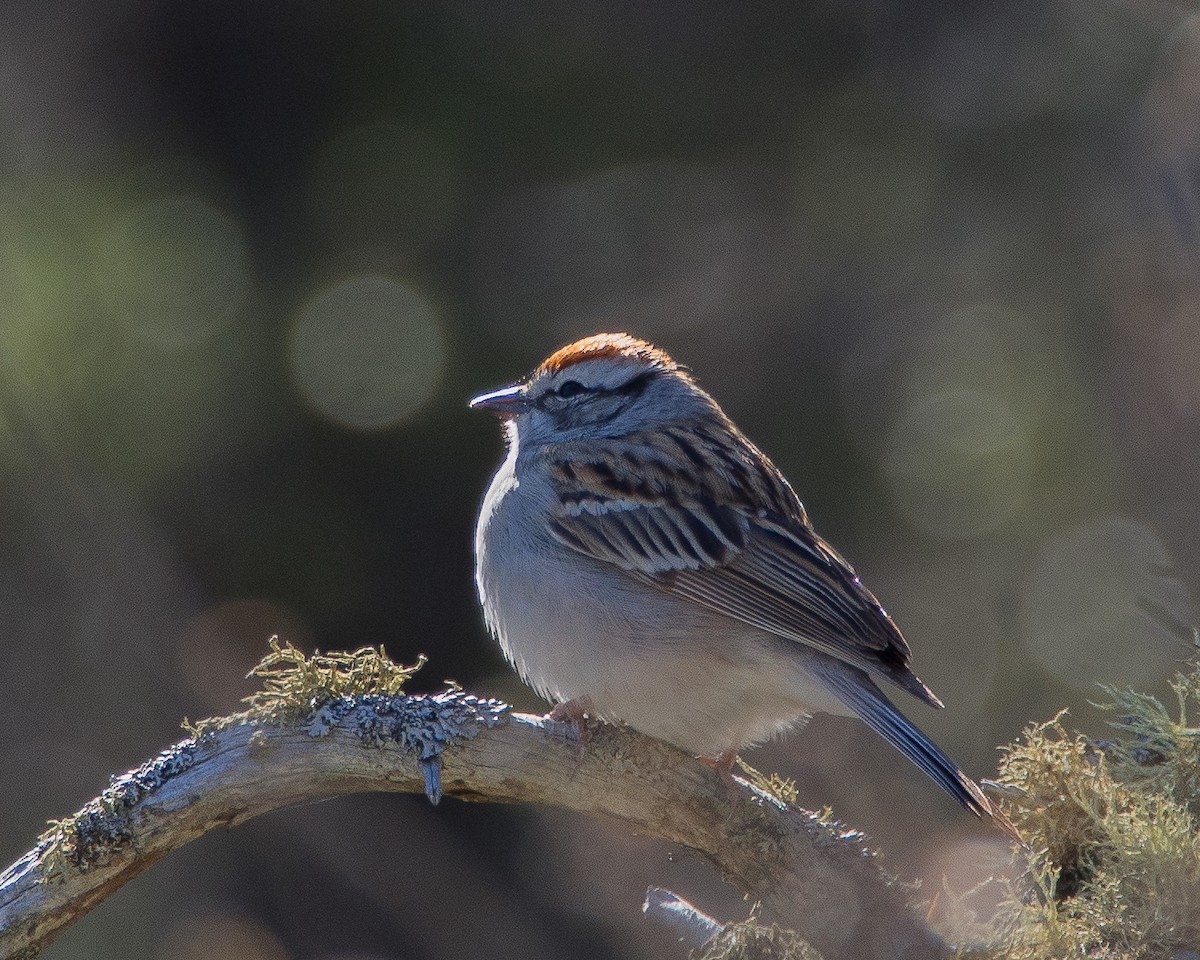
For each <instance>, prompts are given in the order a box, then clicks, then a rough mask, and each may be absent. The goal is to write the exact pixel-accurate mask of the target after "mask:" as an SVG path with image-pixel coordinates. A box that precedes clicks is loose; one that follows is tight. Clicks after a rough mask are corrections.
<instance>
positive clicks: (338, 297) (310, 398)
mask: <svg viewBox="0 0 1200 960" xmlns="http://www.w3.org/2000/svg"><path fill="white" fill-rule="evenodd" d="M445 354H446V350H445V344H444V338H443V334H442V327H441V319H440V317H439V316H438V312H437V310H436V309H435V307H434V306H433V304H432V303H431V302H430V301H429V299H428V298H426V297H425V296H423V295H422V294H421V293H419V292H417V291H416V290H414V289H413V288H412V287H410V286H408V285H407V284H404V283H401V282H400V281H398V280H394V279H392V278H390V277H386V276H382V275H377V274H367V275H363V276H358V277H354V278H352V279H349V280H345V281H342V282H340V283H336V284H334V285H332V286H330V287H327V288H326V289H324V290H322V291H321V292H320V293H318V294H317V295H316V296H315V297H314V298H313V299H312V300H310V301H309V302H308V303H307V304H306V305H305V306H304V307H303V308H302V309H301V311H300V314H299V316H298V317H297V319H296V321H295V323H294V324H293V327H292V332H291V340H290V343H289V345H288V362H289V367H290V370H291V374H292V379H293V381H294V383H295V385H296V389H297V390H298V391H299V393H300V395H301V396H302V397H303V398H304V399H305V401H306V402H307V403H308V404H309V405H310V406H311V407H312V409H313V410H315V411H316V412H317V413H318V414H320V415H321V416H322V417H324V418H326V419H327V420H331V421H333V422H334V423H337V424H340V425H342V426H345V427H351V428H354V429H359V430H379V429H384V428H386V427H391V426H395V425H396V424H398V423H401V422H402V421H404V420H406V419H408V418H409V417H411V416H412V415H413V414H414V413H415V412H416V411H417V410H418V409H419V408H420V407H421V406H422V405H423V404H424V403H425V402H426V401H428V400H429V398H430V397H431V396H432V395H433V392H434V389H435V388H436V387H437V384H438V381H439V379H440V377H441V373H442V368H443V366H444V365H445V359H446V357H445Z"/></svg>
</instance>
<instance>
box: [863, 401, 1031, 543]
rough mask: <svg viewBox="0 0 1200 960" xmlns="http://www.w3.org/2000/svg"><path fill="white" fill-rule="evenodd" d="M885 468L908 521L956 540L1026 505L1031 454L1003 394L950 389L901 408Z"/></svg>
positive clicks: (977, 533)
mask: <svg viewBox="0 0 1200 960" xmlns="http://www.w3.org/2000/svg"><path fill="white" fill-rule="evenodd" d="M883 467H884V471H885V475H886V477H887V481H888V486H889V490H890V492H891V495H892V500H893V502H894V503H895V505H896V507H897V509H898V510H899V511H900V513H902V514H903V515H904V517H905V518H906V519H907V520H908V521H909V522H910V523H912V524H913V525H914V526H915V527H917V528H918V529H920V530H921V531H922V532H923V533H926V534H929V535H931V536H935V537H941V538H943V539H948V540H958V539H966V538H969V537H976V536H980V535H981V534H985V533H987V532H989V531H991V530H994V529H995V528H996V527H998V526H999V525H1000V524H1002V523H1004V522H1005V521H1006V520H1008V519H1009V518H1010V517H1012V516H1013V515H1014V514H1015V513H1016V512H1017V511H1018V510H1019V509H1021V508H1022V507H1023V506H1024V504H1025V500H1026V495H1027V491H1028V487H1029V484H1030V482H1031V480H1032V473H1033V454H1032V451H1031V448H1030V444H1029V441H1028V438H1027V437H1026V434H1025V431H1024V430H1023V428H1022V425H1021V423H1020V421H1019V420H1018V418H1017V417H1016V415H1015V414H1014V413H1013V411H1012V410H1011V409H1010V408H1009V406H1008V405H1007V404H1006V403H1005V402H1004V400H1003V399H1001V398H1000V397H997V396H994V395H991V394H985V393H982V392H979V391H976V390H969V389H951V390H946V391H944V392H942V393H939V394H935V395H933V396H931V397H927V398H923V399H921V400H919V401H917V402H915V403H913V404H911V405H910V406H909V407H908V408H907V409H906V410H905V411H904V413H903V415H902V416H901V417H900V419H899V421H898V422H897V423H896V425H895V427H894V428H893V430H892V433H891V436H890V438H889V439H888V442H887V446H886V452H885V455H884V458H883Z"/></svg>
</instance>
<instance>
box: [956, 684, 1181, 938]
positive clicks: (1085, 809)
mask: <svg viewBox="0 0 1200 960" xmlns="http://www.w3.org/2000/svg"><path fill="white" fill-rule="evenodd" d="M1171 686H1172V688H1173V690H1174V693H1175V699H1176V703H1175V705H1174V709H1173V710H1169V709H1167V707H1165V706H1164V705H1163V704H1162V703H1161V702H1160V701H1159V700H1157V699H1156V698H1154V697H1151V696H1147V695H1145V694H1141V693H1137V692H1134V691H1128V690H1118V689H1115V688H1105V692H1106V694H1107V697H1108V702H1107V703H1104V704H1101V705H1100V706H1102V707H1103V708H1104V709H1106V710H1108V711H1111V712H1112V713H1114V714H1115V715H1116V719H1115V720H1114V721H1112V726H1113V727H1114V728H1115V729H1116V730H1117V731H1118V733H1119V734H1120V736H1119V737H1117V738H1115V739H1112V740H1099V741H1096V740H1090V739H1088V738H1086V737H1083V736H1081V735H1079V734H1077V733H1071V732H1068V731H1067V729H1066V728H1065V726H1064V715H1063V714H1059V715H1058V716H1057V717H1055V718H1054V719H1052V720H1051V721H1049V722H1048V723H1044V724H1041V725H1038V726H1034V727H1030V728H1029V729H1027V730H1026V731H1025V734H1024V736H1023V737H1022V739H1021V740H1020V741H1019V742H1017V743H1016V744H1013V745H1011V746H1010V747H1008V748H1007V750H1006V754H1005V757H1004V760H1003V762H1002V765H1001V774H1000V778H999V780H1000V783H1001V784H1002V785H1004V786H1005V787H1006V788H1007V789H1006V790H1005V791H1004V795H1003V799H1002V801H1001V802H1002V803H1003V805H1004V807H1005V810H1006V812H1007V813H1008V814H1009V816H1010V817H1011V818H1012V819H1013V821H1014V822H1015V823H1016V825H1017V827H1018V828H1019V829H1020V831H1021V833H1022V835H1023V836H1024V837H1025V839H1026V841H1027V843H1028V844H1029V846H1030V848H1031V849H1032V850H1033V851H1035V853H1034V855H1033V859H1032V864H1031V870H1030V875H1029V878H1028V879H1029V881H1030V882H1029V884H1027V885H1026V887H1025V888H1024V889H1022V888H1021V887H1020V886H1018V885H1010V889H1009V893H1008V896H1007V902H1006V905H1005V910H1004V912H1003V915H1002V917H1001V920H1000V922H999V923H998V925H997V926H996V927H995V928H994V929H993V935H994V936H995V937H996V940H995V941H994V942H993V946H992V947H990V948H989V949H988V950H986V951H983V952H980V951H979V950H974V951H966V950H964V951H963V954H962V955H963V956H964V957H965V956H971V957H982V956H989V957H997V958H999V957H1004V958H1012V960H1051V958H1058V957H1069V956H1077V957H1087V958H1089V960H1117V958H1121V960H1138V958H1147V960H1149V958H1159V957H1171V956H1174V955H1183V954H1184V952H1185V951H1197V950H1200V837H1198V836H1197V826H1198V825H1197V813H1198V810H1200V791H1198V786H1200V729H1198V728H1197V727H1195V726H1192V725H1191V720H1190V719H1189V716H1192V717H1194V716H1195V715H1196V714H1197V713H1200V667H1193V668H1192V669H1191V670H1190V671H1189V672H1186V673H1180V674H1179V675H1177V676H1176V677H1175V679H1174V681H1172V684H1171ZM1030 888H1032V889H1030Z"/></svg>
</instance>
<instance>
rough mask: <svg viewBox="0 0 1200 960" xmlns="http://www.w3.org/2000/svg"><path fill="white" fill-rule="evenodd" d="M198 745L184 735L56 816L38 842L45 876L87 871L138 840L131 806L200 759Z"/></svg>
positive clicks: (54, 876)
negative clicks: (71, 812) (70, 811)
mask: <svg viewBox="0 0 1200 960" xmlns="http://www.w3.org/2000/svg"><path fill="white" fill-rule="evenodd" d="M198 750H199V745H198V743H197V742H196V739H195V738H194V737H193V738H189V739H187V740H183V741H181V742H180V743H177V744H175V745H174V746H172V747H170V748H169V749H167V750H164V751H163V752H162V753H160V754H159V755H158V756H157V757H155V758H154V759H153V760H151V761H149V762H148V763H144V764H143V765H142V766H140V767H138V769H136V770H131V771H130V772H129V773H126V774H123V775H122V776H120V777H114V778H113V780H112V782H111V783H110V784H109V786H108V789H106V790H105V791H104V792H103V793H101V794H100V796H98V797H97V798H96V799H95V800H92V801H91V802H90V803H88V804H87V805H86V806H85V807H83V809H82V810H79V811H78V812H77V813H75V814H74V815H73V816H70V817H67V818H66V819H65V820H52V821H51V822H50V828H49V829H48V830H47V831H46V832H45V833H43V834H42V835H41V837H39V838H38V844H37V852H38V856H39V857H40V858H41V860H42V863H43V864H44V869H43V873H42V875H43V877H45V879H47V880H56V879H60V878H62V877H63V876H64V875H65V874H66V872H67V871H68V870H71V869H74V870H80V871H86V870H89V869H91V868H92V867H96V866H101V865H103V864H105V863H107V862H108V861H109V860H110V859H111V858H112V856H113V855H114V854H116V853H117V852H118V851H120V850H121V849H122V848H124V847H125V846H127V845H128V844H129V843H131V842H132V840H133V832H132V830H131V829H130V825H129V813H130V811H132V810H133V809H134V808H135V807H136V806H137V805H138V804H139V803H141V802H142V801H143V800H144V799H145V798H146V797H148V796H150V795H151V794H153V793H154V792H155V791H156V790H157V789H158V788H159V787H160V786H162V784H164V783H165V782H166V781H167V780H169V779H170V778H171V777H173V776H176V775H177V774H179V773H181V772H182V771H184V770H186V769H188V768H189V767H190V766H191V765H192V764H193V763H195V760H196V754H197V752H198Z"/></svg>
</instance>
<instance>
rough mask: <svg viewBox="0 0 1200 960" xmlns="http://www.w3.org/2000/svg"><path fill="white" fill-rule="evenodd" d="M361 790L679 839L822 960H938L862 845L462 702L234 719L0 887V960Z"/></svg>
mask: <svg viewBox="0 0 1200 960" xmlns="http://www.w3.org/2000/svg"><path fill="white" fill-rule="evenodd" d="M366 791H399V792H425V793H427V794H428V795H430V797H431V799H434V800H435V801H436V799H437V797H438V796H439V794H440V793H445V794H448V795H450V796H454V797H458V798H460V799H463V800H474V801H496V802H518V801H519V802H526V803H541V804H549V805H552V806H557V807H562V808H565V809H568V810H574V811H577V812H580V813H584V814H589V815H602V816H607V817H615V818H617V819H619V820H624V821H626V822H628V823H629V824H630V825H631V826H633V827H634V828H636V829H637V830H638V831H639V832H642V833H645V834H649V835H651V836H654V837H658V838H660V839H663V840H666V841H670V842H673V843H679V844H682V845H684V846H686V847H689V848H691V849H692V850H694V851H695V852H696V853H697V854H698V855H699V856H701V857H702V858H704V859H705V860H707V861H709V862H710V863H712V864H713V866H714V867H715V868H716V869H717V870H719V871H720V872H721V874H722V876H724V877H725V878H726V879H727V880H728V881H729V882H731V883H733V884H734V885H736V886H737V887H738V888H739V889H741V890H742V891H743V892H745V893H746V894H748V895H750V896H751V897H754V898H756V899H759V900H761V901H762V902H763V904H764V907H765V908H766V910H767V911H768V912H769V913H771V914H773V915H774V916H775V917H776V918H777V919H778V920H779V921H780V922H781V923H783V924H785V925H787V926H790V927H793V928H794V929H796V931H797V932H798V933H799V934H800V935H801V936H802V937H804V938H805V939H806V940H808V941H809V942H810V943H811V944H813V946H815V947H817V949H819V950H820V951H821V952H822V954H823V955H824V956H825V957H826V958H827V960H850V958H855V960H870V958H883V957H887V958H889V960H896V958H943V957H947V956H948V955H949V950H948V948H947V947H946V945H945V944H944V943H943V942H942V940H941V939H940V938H939V937H938V936H937V935H936V934H935V933H934V932H932V931H931V930H930V929H929V928H928V926H927V925H926V924H925V923H924V922H923V921H922V920H921V918H920V917H919V916H918V915H917V914H916V913H915V912H914V911H913V910H912V909H911V907H910V906H909V904H908V903H907V901H906V899H905V895H904V892H903V890H902V889H901V888H900V887H899V886H898V885H897V884H895V883H893V882H892V881H891V880H890V879H889V878H888V877H887V876H886V875H885V874H884V872H883V871H882V870H881V869H880V867H879V866H878V865H877V864H876V863H875V862H874V860H873V859H872V857H871V856H870V855H869V854H868V853H867V852H866V851H865V849H864V848H863V845H862V840H861V837H859V836H858V835H857V834H855V833H853V832H850V831H845V830H843V829H842V828H840V827H839V826H838V825H837V824H833V823H829V822H826V821H823V820H821V819H820V818H818V817H817V816H816V815H814V814H810V813H807V812H804V811H800V810H795V809H789V808H787V807H785V806H783V805H781V804H780V803H778V801H775V800H773V799H771V798H768V797H766V796H765V795H762V794H758V793H757V792H755V791H752V790H751V789H750V788H747V789H746V792H745V794H744V796H743V797H741V798H738V799H736V800H734V801H733V802H731V801H730V800H729V798H728V797H727V796H726V790H725V787H724V785H723V784H722V783H721V781H720V780H719V778H718V777H716V776H715V775H713V774H712V772H711V771H709V770H707V769H706V768H705V767H703V766H702V765H701V764H699V763H697V762H696V761H695V760H694V759H693V758H691V757H688V756H687V755H685V754H683V753H681V752H680V751H678V750H675V749H674V748H671V747H668V746H666V745H664V744H662V743H659V742H657V741H654V740H650V739H648V738H646V737H643V736H641V735H639V734H636V733H634V732H632V731H630V730H627V729H623V728H617V727H612V726H606V725H596V726H595V728H594V729H593V735H592V738H591V741H590V743H589V745H588V749H587V752H586V755H585V756H584V757H583V758H582V759H580V758H578V757H577V751H576V749H575V745H574V744H573V743H566V742H564V731H563V729H562V728H561V725H556V724H550V723H548V722H546V721H545V720H543V719H542V718H538V717H531V716H527V715H523V714H513V713H510V712H509V711H508V708H507V707H506V706H504V705H503V704H498V703H496V702H495V701H481V700H478V699H477V698H475V697H472V696H469V695H467V694H465V693H462V692H460V691H449V692H447V693H444V694H440V695H438V696H436V697H417V696H412V697H409V696H404V695H395V696H384V695H365V696H361V695H360V696H342V697H337V698H334V699H333V700H331V701H329V702H326V703H324V704H322V705H320V706H318V707H317V708H315V709H314V710H313V711H311V712H310V713H309V714H308V715H307V717H306V718H305V719H304V720H302V721H301V722H299V723H295V724H291V723H289V724H285V725H282V726H279V725H270V724H264V723H261V722H240V723H234V724H233V725H230V726H228V727H226V728H224V729H215V730H212V731H210V732H208V733H204V734H201V735H200V736H198V737H196V738H190V739H188V740H184V741H181V742H180V743H177V744H175V745H174V746H172V747H171V748H170V749H168V750H166V751H165V752H164V753H162V754H161V755H160V756H159V757H158V758H156V759H155V760H152V761H150V762H149V763H147V764H146V765H145V766H143V767H141V768H140V769H139V770H136V771H133V772H131V773H130V774H127V775H126V776H124V777H121V778H119V779H118V780H116V781H114V783H113V785H112V786H111V787H110V788H109V789H108V790H106V791H105V792H104V793H103V794H102V795H101V796H100V797H98V798H97V799H96V800H94V801H92V802H91V803H89V804H88V805H87V806H86V807H84V808H83V809H82V810H81V811H79V813H77V814H76V815H75V816H74V817H71V818H69V819H68V820H65V821H61V822H60V823H58V824H56V825H54V826H53V828H52V829H51V830H50V831H49V832H48V833H47V834H46V835H44V836H43V837H42V839H41V840H40V841H39V843H38V845H37V847H36V848H35V849H34V850H32V851H30V852H29V853H28V854H26V855H25V856H24V857H23V858H22V859H21V860H19V861H18V862H17V863H15V864H13V866H12V867H10V868H9V869H8V870H7V871H5V872H4V874H2V875H0V955H2V956H6V957H22V958H31V957H33V956H36V955H37V954H38V952H39V951H40V950H41V949H42V948H44V947H45V946H46V945H47V944H48V943H49V942H50V941H51V940H53V938H54V937H55V936H56V935H57V934H58V933H59V932H60V931H61V930H62V929H63V928H65V927H66V926H67V925H69V924H70V923H72V922H73V921H74V920H76V919H78V918H79V917H80V916H82V915H83V914H85V913H87V912H88V911H89V910H91V909H92V907H94V906H95V905H96V904H98V903H99V902H100V901H101V900H103V899H104V898H105V897H106V896H108V895H109V894H110V893H112V892H113V891H114V890H116V889H117V888H118V887H120V886H121V885H122V884H124V883H125V882H127V881H128V880H130V879H132V878H133V877H135V876H137V875H138V874H139V873H141V872H142V871H143V870H145V869H146V868H148V867H149V866H151V865H152V864H153V863H155V862H156V861H157V860H158V859H159V858H161V857H163V856H165V855H166V854H168V853H170V852H171V851H172V850H174V849H175V848H177V847H180V846H182V845H183V844H185V843H187V842H189V841H191V840H193V839H195V838H196V837H199V836H201V835H202V834H204V833H206V832H207V831H209V830H211V829H213V828H214V827H218V826H235V825H237V824H240V823H242V822H243V821H245V820H248V819H249V818H251V817H254V816H257V815H258V814H261V813H266V812H267V811H269V810H274V809H276V808H278V807H284V806H288V805H291V804H295V803H298V802H302V801H306V800H316V799H320V798H325V797H331V796H337V795H341V794H350V793H360V792H366Z"/></svg>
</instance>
